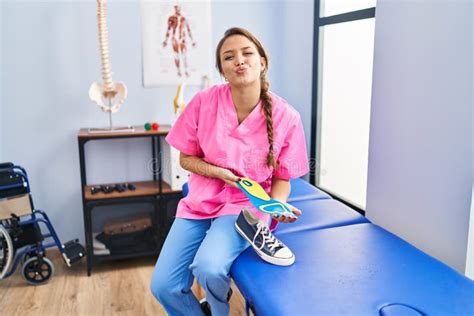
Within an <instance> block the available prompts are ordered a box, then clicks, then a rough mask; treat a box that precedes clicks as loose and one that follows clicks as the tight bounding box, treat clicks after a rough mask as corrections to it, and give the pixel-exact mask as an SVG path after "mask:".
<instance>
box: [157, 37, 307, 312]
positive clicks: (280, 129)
mask: <svg viewBox="0 0 474 316" xmlns="http://www.w3.org/2000/svg"><path fill="white" fill-rule="evenodd" d="M216 64H217V68H218V70H219V72H220V74H221V75H222V76H223V77H224V78H225V80H226V81H227V82H228V83H226V84H222V85H216V86H213V87H211V88H209V89H207V90H204V91H201V92H199V93H197V95H196V96H195V97H194V98H193V99H192V100H191V101H190V102H189V104H188V106H187V107H186V109H185V111H184V112H183V113H182V114H181V115H180V117H179V119H178V120H177V122H176V123H175V125H174V126H173V128H172V129H171V131H170V132H169V134H168V136H167V137H166V141H167V142H168V143H169V144H170V145H172V146H173V147H175V148H176V149H178V150H179V151H180V153H181V154H180V163H181V166H183V168H184V169H186V170H189V171H190V172H191V176H190V178H189V194H188V196H186V197H185V198H183V199H182V200H181V201H180V203H179V205H178V209H177V213H176V219H175V221H174V223H173V225H172V227H171V230H170V232H169V234H168V236H167V238H166V241H165V243H164V246H163V248H162V250H161V253H160V256H159V258H158V261H157V263H156V267H155V270H154V272H153V277H152V282H151V290H152V292H153V294H154V295H155V297H156V298H157V299H158V300H159V301H160V303H161V304H162V305H163V307H164V308H165V310H166V311H167V312H168V313H169V315H203V311H202V309H201V306H200V304H199V302H198V300H197V299H196V297H195V296H194V295H193V293H192V291H191V286H192V283H193V279H194V277H195V278H196V279H197V282H198V283H199V284H200V285H201V286H202V287H203V288H204V290H205V291H206V298H207V301H208V303H209V304H210V307H211V311H212V314H213V315H215V316H220V315H228V314H229V304H228V303H227V296H228V292H229V288H230V276H229V270H230V267H231V265H232V263H233V261H234V260H235V258H237V256H238V255H239V254H240V253H241V252H242V251H243V250H245V249H246V248H247V247H248V246H249V243H248V242H247V241H246V240H245V239H243V238H242V237H241V236H240V235H239V234H238V233H237V232H236V230H235V227H234V223H235V221H236V219H237V216H238V214H239V213H240V211H241V210H242V208H243V207H248V208H250V209H251V210H252V211H253V212H254V213H255V215H256V216H258V217H259V218H260V219H261V220H263V221H264V222H268V220H269V218H268V216H267V215H265V214H263V213H260V212H258V211H257V210H256V209H255V208H253V207H252V206H251V204H250V202H249V200H248V199H247V197H246V196H245V194H244V193H243V192H241V191H240V190H239V189H238V188H237V185H236V182H237V181H238V180H239V177H247V178H250V179H252V180H254V181H257V182H258V183H260V185H261V186H262V187H263V188H264V189H265V191H267V192H268V193H269V194H270V196H271V197H272V198H274V199H276V200H279V201H282V202H286V200H287V198H288V195H289V193H290V184H289V181H288V180H289V179H291V178H297V177H300V176H302V175H304V174H306V173H307V172H308V171H309V168H308V160H307V153H306V143H305V138H304V133H303V126H302V123H301V119H300V116H299V114H298V112H297V111H296V110H295V109H293V108H292V107H291V106H290V105H288V103H287V102H286V101H285V100H283V99H282V98H280V97H278V96H277V95H275V94H273V93H270V92H269V90H268V88H269V83H268V81H267V78H266V74H267V71H268V57H267V54H266V52H265V50H264V48H263V46H262V44H261V43H260V41H259V40H258V39H257V38H256V37H255V36H253V35H252V34H251V33H250V32H249V31H247V30H245V29H241V28H231V29H229V30H227V31H226V32H225V34H224V37H223V38H222V39H221V41H220V42H219V44H218V46H217V49H216ZM290 207H292V206H290ZM292 210H293V212H294V213H295V214H296V215H300V214H301V212H300V211H299V210H298V209H296V208H294V207H292ZM274 220H278V221H280V222H292V221H294V219H292V218H285V217H279V218H278V219H276V218H275V219H274Z"/></svg>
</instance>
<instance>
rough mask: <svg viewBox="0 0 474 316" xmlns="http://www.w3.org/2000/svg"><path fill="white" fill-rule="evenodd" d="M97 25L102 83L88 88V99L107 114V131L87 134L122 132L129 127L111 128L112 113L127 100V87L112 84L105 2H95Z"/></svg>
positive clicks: (94, 130)
mask: <svg viewBox="0 0 474 316" xmlns="http://www.w3.org/2000/svg"><path fill="white" fill-rule="evenodd" d="M97 25H98V30H99V45H100V61H101V65H102V67H101V73H102V81H103V83H100V82H94V83H93V84H92V85H91V87H90V88H89V97H90V99H91V100H92V101H93V102H95V103H96V104H97V105H98V106H99V107H100V109H101V110H102V111H103V112H106V113H109V123H110V127H109V128H108V129H89V132H105V131H124V130H130V129H132V128H131V127H115V128H114V127H113V125H112V113H116V112H118V111H119V110H120V107H121V106H122V104H123V103H124V102H125V99H126V98H127V87H126V86H125V84H123V83H122V82H113V80H112V71H111V67H110V60H109V39H108V36H109V34H108V31H107V6H106V0H97Z"/></svg>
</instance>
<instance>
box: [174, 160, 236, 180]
mask: <svg viewBox="0 0 474 316" xmlns="http://www.w3.org/2000/svg"><path fill="white" fill-rule="evenodd" d="M179 164H180V165H181V167H183V169H185V170H188V171H190V172H192V173H196V174H199V175H201V176H205V177H211V178H217V179H221V180H223V181H225V182H226V183H227V184H229V185H232V186H234V187H237V184H236V183H235V182H237V181H239V177H237V176H236V175H235V174H233V173H232V171H230V170H228V169H224V168H221V167H217V166H214V165H211V164H210V163H207V162H205V161H204V160H202V159H201V158H199V157H196V156H191V155H186V154H183V153H182V152H181V153H180V155H179Z"/></svg>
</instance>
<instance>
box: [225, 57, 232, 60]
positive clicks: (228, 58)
mask: <svg viewBox="0 0 474 316" xmlns="http://www.w3.org/2000/svg"><path fill="white" fill-rule="evenodd" d="M231 59H232V56H226V57H224V60H231Z"/></svg>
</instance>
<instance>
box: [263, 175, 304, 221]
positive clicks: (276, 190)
mask: <svg viewBox="0 0 474 316" xmlns="http://www.w3.org/2000/svg"><path fill="white" fill-rule="evenodd" d="M290 192H291V184H290V181H288V180H283V179H279V178H276V177H273V178H272V188H271V191H270V196H271V197H272V198H273V199H275V200H277V201H280V202H283V203H286V201H287V200H288V196H289V195H290ZM286 204H287V205H289V204H288V203H286ZM289 206H290V208H291V210H292V211H293V213H294V214H295V215H296V216H300V215H301V211H300V210H299V209H297V208H296V207H294V206H292V205H289ZM273 218H274V219H275V220H277V221H279V222H283V223H293V222H294V221H295V220H296V218H290V217H285V216H283V215H282V216H279V217H273Z"/></svg>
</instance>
